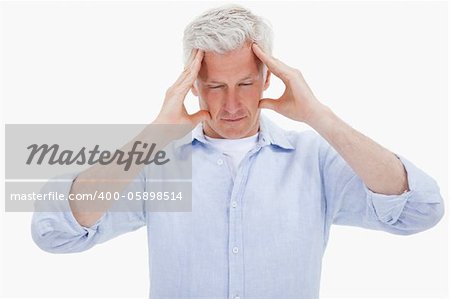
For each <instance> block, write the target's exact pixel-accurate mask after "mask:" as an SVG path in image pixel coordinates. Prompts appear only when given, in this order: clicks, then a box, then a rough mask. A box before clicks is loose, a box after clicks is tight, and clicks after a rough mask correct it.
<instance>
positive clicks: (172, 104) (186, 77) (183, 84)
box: [153, 49, 211, 127]
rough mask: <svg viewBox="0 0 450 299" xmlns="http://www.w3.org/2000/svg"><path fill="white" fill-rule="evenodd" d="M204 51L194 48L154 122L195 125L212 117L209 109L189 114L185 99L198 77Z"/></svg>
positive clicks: (167, 93)
mask: <svg viewBox="0 0 450 299" xmlns="http://www.w3.org/2000/svg"><path fill="white" fill-rule="evenodd" d="M203 56H204V52H203V51H202V50H198V49H194V50H193V51H192V53H191V56H190V57H189V61H188V63H187V64H186V67H185V69H184V71H183V72H182V73H181V75H180V76H179V77H178V80H177V81H176V82H175V83H174V84H173V85H172V86H171V87H170V88H169V89H167V91H166V97H165V99H164V103H163V106H162V108H161V111H160V112H159V114H158V116H157V117H156V119H155V120H154V121H153V124H190V125H191V126H192V127H195V126H196V125H197V124H198V123H199V122H201V121H204V120H207V119H210V117H211V115H210V114H209V112H208V111H207V110H200V111H198V112H196V113H194V114H188V112H187V111H186V107H185V105H184V99H185V97H186V95H187V93H188V92H189V90H190V89H191V87H192V85H193V84H194V82H195V80H196V79H197V75H198V72H199V70H200V67H201V64H202V60H203Z"/></svg>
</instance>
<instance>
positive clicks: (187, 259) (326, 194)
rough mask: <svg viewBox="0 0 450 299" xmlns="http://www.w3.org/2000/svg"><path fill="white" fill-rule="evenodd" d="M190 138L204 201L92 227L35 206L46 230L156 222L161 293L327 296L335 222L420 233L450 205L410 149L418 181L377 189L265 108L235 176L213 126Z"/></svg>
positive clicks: (74, 234)
mask: <svg viewBox="0 0 450 299" xmlns="http://www.w3.org/2000/svg"><path fill="white" fill-rule="evenodd" d="M188 142H189V143H190V144H192V164H193V176H192V182H193V183H192V212H144V211H142V212H123V213H118V212H107V213H105V214H104V215H103V217H102V218H101V219H99V221H97V223H96V224H94V225H93V226H92V227H89V228H86V227H83V226H81V225H79V224H78V223H77V221H76V220H75V219H74V217H73V215H72V213H70V212H61V213H58V212H56V213H55V212H54V213H49V212H41V213H34V215H33V220H32V236H33V239H34V241H35V242H36V243H37V245H38V246H39V247H40V248H42V249H43V250H46V251H49V252H54V253H66V252H77V251H83V250H86V249H89V248H90V247H92V246H94V245H96V244H98V243H102V242H105V241H107V240H108V239H111V238H113V237H115V236H117V235H119V234H122V233H125V232H129V231H133V230H136V229H138V228H140V227H142V226H147V232H148V241H149V255H150V257H149V267H150V284H151V287H150V297H151V298H306V299H308V298H319V286H320V274H321V266H322V256H323V254H324V251H325V248H326V245H327V241H328V237H329V232H330V226H331V225H332V224H339V225H352V226H359V227H363V228H367V229H374V230H383V231H386V232H389V233H393V234H399V235H408V234H413V233H417V232H420V231H424V230H426V229H429V228H431V227H432V226H434V225H435V224H436V223H437V222H438V221H439V220H440V219H441V218H442V216H443V213H444V207H443V201H442V197H441V195H440V191H439V187H438V186H437V184H436V182H435V181H434V180H433V179H432V178H431V177H430V176H428V175H427V174H425V173H424V172H423V171H421V170H420V169H418V168H417V167H416V166H415V165H413V164H412V163H411V162H410V161H408V160H407V159H405V158H404V157H402V156H400V155H397V156H398V157H399V159H400V160H401V161H402V162H403V164H404V166H405V168H406V171H407V174H408V182H409V187H410V191H408V192H405V193H403V194H401V195H383V194H377V193H374V192H372V191H370V190H369V189H368V188H367V187H366V186H365V184H364V183H363V182H362V180H361V179H360V178H359V177H358V176H357V175H356V174H355V172H354V171H353V170H352V169H351V168H350V167H349V165H348V164H347V163H346V162H345V161H344V160H343V159H342V157H341V156H340V155H339V154H338V153H337V152H336V151H335V150H334V149H333V148H332V147H331V146H330V145H329V144H328V143H327V142H326V140H325V139H323V138H322V137H321V136H320V135H319V134H317V133H316V132H315V131H305V132H295V131H292V132H288V131H285V130H283V129H281V128H279V127H278V126H276V125H275V124H273V123H272V122H271V121H269V120H268V119H267V118H266V117H264V116H261V118H260V134H259V138H258V143H257V146H256V147H255V148H253V149H252V150H251V151H250V152H248V154H247V155H246V156H245V157H244V159H243V160H242V162H241V164H240V167H239V169H238V171H237V174H236V177H235V181H234V182H233V180H232V176H231V174H230V171H229V169H228V168H227V167H226V165H225V164H224V163H223V161H224V156H223V154H222V153H220V152H218V151H217V150H215V149H214V148H213V147H212V146H211V145H210V144H208V142H207V141H206V139H205V137H204V135H203V130H202V128H201V125H199V126H197V127H196V129H194V131H193V134H192V140H191V141H188ZM71 178H72V179H74V178H75V174H74V175H73V176H72V177H71ZM141 180H142V182H145V181H146V180H145V175H144V176H141ZM70 184H71V183H70V181H69V182H68V183H67V184H66V185H65V186H64V188H62V189H61V190H59V191H61V192H65V193H66V194H68V192H69V190H70ZM138 186H141V187H139V188H141V189H142V191H143V190H145V189H146V184H145V183H142V184H138ZM136 188H138V187H136ZM139 188H138V189H139ZM66 204H68V203H66ZM349 246H351V245H350V244H349ZM424 258H425V256H424ZM112 262H113V261H112ZM390 266H391V265H390Z"/></svg>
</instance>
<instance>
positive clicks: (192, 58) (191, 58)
mask: <svg viewBox="0 0 450 299" xmlns="http://www.w3.org/2000/svg"><path fill="white" fill-rule="evenodd" d="M197 52H198V49H192V51H191V54H189V58H188V60H187V62H186V65H185V66H184V68H185V69H186V68H187V67H188V66H189V65H190V64H191V63H192V61H193V60H194V58H195V55H197Z"/></svg>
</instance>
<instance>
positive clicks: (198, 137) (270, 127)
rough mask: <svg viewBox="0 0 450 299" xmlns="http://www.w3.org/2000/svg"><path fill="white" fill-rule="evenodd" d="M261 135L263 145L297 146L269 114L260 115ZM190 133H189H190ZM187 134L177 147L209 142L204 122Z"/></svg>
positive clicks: (259, 140) (178, 141)
mask: <svg viewBox="0 0 450 299" xmlns="http://www.w3.org/2000/svg"><path fill="white" fill-rule="evenodd" d="M259 125H260V126H259V137H258V143H259V144H260V145H261V146H262V147H263V146H266V145H275V146H278V147H280V148H283V149H287V150H293V149H295V147H294V146H293V145H292V143H291V141H289V139H288V138H287V136H286V133H287V132H286V131H285V130H283V129H282V128H280V127H278V126H277V125H276V124H274V123H273V122H272V121H271V120H269V119H268V117H267V116H265V115H262V114H260V117H259ZM188 135H189V134H188ZM188 135H186V136H185V137H183V138H182V139H178V140H176V141H175V147H180V146H184V145H187V144H193V143H194V142H195V141H198V142H201V143H207V142H208V141H207V140H206V138H205V134H204V132H203V124H202V123H199V124H198V125H197V126H196V127H195V128H194V129H193V130H192V131H191V132H190V138H189V137H188Z"/></svg>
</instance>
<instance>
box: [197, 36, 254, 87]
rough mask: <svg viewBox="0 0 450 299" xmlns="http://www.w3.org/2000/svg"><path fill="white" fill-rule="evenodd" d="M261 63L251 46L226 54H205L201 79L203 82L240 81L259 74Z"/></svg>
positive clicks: (200, 74) (200, 73)
mask: <svg viewBox="0 0 450 299" xmlns="http://www.w3.org/2000/svg"><path fill="white" fill-rule="evenodd" d="M259 64H260V61H259V59H258V57H256V55H255V54H254V53H253V51H252V49H251V47H250V45H248V44H246V45H244V46H243V47H242V48H240V49H236V50H233V51H231V52H228V53H225V54H218V53H214V52H205V56H204V57H203V61H202V66H201V69H200V71H199V74H198V76H199V79H201V80H203V81H224V80H239V79H243V78H244V77H246V76H248V75H252V76H257V75H258V74H259Z"/></svg>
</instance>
